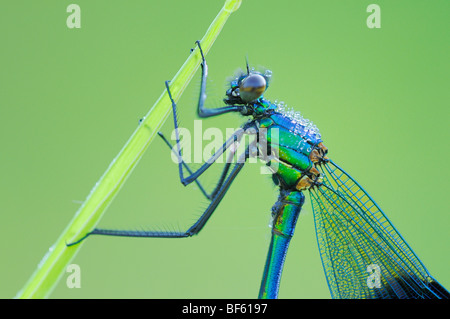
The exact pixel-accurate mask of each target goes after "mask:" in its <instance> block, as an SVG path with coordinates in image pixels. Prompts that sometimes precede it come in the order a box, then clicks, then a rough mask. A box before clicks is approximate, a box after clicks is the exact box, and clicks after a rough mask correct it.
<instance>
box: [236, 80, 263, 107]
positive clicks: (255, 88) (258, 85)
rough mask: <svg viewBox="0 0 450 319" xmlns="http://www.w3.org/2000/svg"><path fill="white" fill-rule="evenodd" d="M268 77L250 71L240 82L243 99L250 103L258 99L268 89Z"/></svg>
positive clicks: (240, 92)
mask: <svg viewBox="0 0 450 319" xmlns="http://www.w3.org/2000/svg"><path fill="white" fill-rule="evenodd" d="M266 85H267V82H266V79H265V78H264V77H263V76H262V75H261V74H258V73H250V74H249V75H248V76H246V77H245V78H244V79H242V81H241V82H240V83H239V95H240V96H241V99H242V101H244V102H247V103H250V102H253V101H254V100H257V99H258V98H259V97H260V96H261V95H262V94H263V93H264V91H265V90H266Z"/></svg>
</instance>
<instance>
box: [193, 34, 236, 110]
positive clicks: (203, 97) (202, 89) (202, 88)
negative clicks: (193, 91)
mask: <svg viewBox="0 0 450 319" xmlns="http://www.w3.org/2000/svg"><path fill="white" fill-rule="evenodd" d="M195 43H197V45H198V48H199V49H200V54H201V55H202V64H201V65H202V81H201V86H200V98H199V100H198V108H197V112H198V116H200V117H211V116H216V115H220V114H224V113H229V112H240V111H241V110H242V108H243V107H242V106H241V105H230V106H224V107H219V108H215V109H207V108H205V106H204V103H205V100H206V79H207V77H208V65H207V64H206V59H205V56H204V55H203V50H202V47H201V46H200V41H196V42H195Z"/></svg>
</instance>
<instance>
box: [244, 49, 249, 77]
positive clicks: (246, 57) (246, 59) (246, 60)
mask: <svg viewBox="0 0 450 319" xmlns="http://www.w3.org/2000/svg"><path fill="white" fill-rule="evenodd" d="M245 64H246V65H247V75H250V68H249V67H248V54H246V55H245Z"/></svg>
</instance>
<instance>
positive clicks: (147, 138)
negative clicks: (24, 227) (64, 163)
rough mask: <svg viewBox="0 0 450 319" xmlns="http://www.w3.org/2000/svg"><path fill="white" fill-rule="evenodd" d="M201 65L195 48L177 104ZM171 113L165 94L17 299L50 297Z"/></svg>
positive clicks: (230, 8)
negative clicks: (73, 243)
mask: <svg viewBox="0 0 450 319" xmlns="http://www.w3.org/2000/svg"><path fill="white" fill-rule="evenodd" d="M240 4H241V0H226V1H225V4H224V6H223V8H222V9H221V10H220V12H219V14H218V15H217V16H216V18H215V19H214V21H213V22H212V23H211V25H210V27H209V28H208V30H207V31H206V34H205V35H204V37H203V39H202V40H201V46H202V49H203V52H204V53H205V54H207V53H208V51H209V49H210V48H211V46H212V45H213V43H214V41H215V40H216V38H217V36H218V35H219V33H220V31H221V30H222V28H223V26H224V25H225V22H226V21H227V19H228V17H229V16H230V15H231V13H232V12H234V11H235V10H237V9H238V8H239V6H240ZM194 40H195V39H194ZM200 62H201V56H200V52H199V50H198V48H197V47H196V49H195V50H194V51H193V52H192V54H191V55H190V56H189V57H188V59H187V60H186V62H185V63H184V64H183V66H182V67H181V68H180V70H179V71H178V73H177V74H176V75H175V76H174V78H173V79H172V80H171V84H170V90H171V92H172V96H173V98H174V100H175V101H178V100H179V98H180V96H181V94H182V93H183V91H184V90H185V89H186V87H187V85H188V84H189V82H190V81H191V79H192V77H193V76H194V74H195V72H196V71H197V69H198V67H199V66H200ZM170 112H171V102H170V99H169V97H168V94H167V91H166V90H164V92H163V93H162V94H161V96H160V97H159V99H158V100H157V101H156V103H155V104H154V105H153V107H152V108H151V109H150V111H149V112H148V113H147V115H146V116H145V118H144V120H143V121H142V123H141V125H139V127H138V128H137V129H136V131H135V132H134V133H133V135H132V136H131V137H130V139H129V140H128V141H127V143H126V144H125V146H124V147H123V148H122V150H121V151H120V152H119V154H118V155H117V156H116V158H115V159H114V160H113V161H112V162H111V164H110V165H109V167H108V169H107V170H106V172H105V173H104V174H103V176H102V177H101V178H100V180H99V181H98V182H97V184H96V185H95V186H94V188H93V189H92V190H91V192H90V194H89V195H88V197H87V198H86V200H85V201H84V204H83V205H82V206H81V207H80V209H79V210H78V211H77V213H76V214H75V216H74V218H73V219H72V221H71V222H70V223H69V225H68V226H67V227H66V229H65V230H64V231H63V233H62V234H61V236H60V237H59V238H58V240H57V241H56V243H55V244H54V245H53V246H52V248H50V250H49V252H48V253H47V254H46V255H45V256H44V258H43V259H42V261H41V262H40V264H39V265H38V268H37V270H36V271H35V272H34V274H33V275H32V276H31V278H30V279H29V281H28V282H27V284H26V285H25V287H24V288H23V289H22V290H21V291H20V292H19V293H18V294H17V296H16V298H46V297H48V295H49V294H50V293H51V291H52V289H53V288H54V287H55V286H56V284H57V282H58V280H59V278H60V277H61V276H62V274H63V272H64V271H65V269H66V267H67V265H68V264H69V262H70V261H71V260H72V258H73V257H74V256H75V254H76V253H77V251H78V250H79V249H80V247H81V245H82V244H83V242H82V243H81V244H79V245H75V246H71V247H67V246H66V243H70V242H74V241H76V240H77V239H79V238H81V237H82V236H83V235H84V234H86V233H87V232H89V231H91V230H92V229H93V228H94V227H95V225H96V224H97V223H98V221H99V220H100V218H101V216H102V215H103V213H104V212H105V210H106V208H107V207H108V206H109V204H111V201H112V200H113V198H114V197H115V195H116V194H117V193H118V191H119V190H120V188H121V186H122V185H123V184H124V182H125V180H126V179H127V177H128V176H129V175H130V173H131V171H132V170H133V168H134V167H135V166H136V164H137V163H138V161H139V160H140V158H141V157H142V155H143V153H144V151H145V150H146V149H147V148H148V146H149V145H150V143H151V141H152V140H153V138H154V136H155V134H156V132H157V131H158V130H159V129H160V128H161V126H162V125H163V123H164V121H165V120H166V119H167V117H168V116H169V114H170Z"/></svg>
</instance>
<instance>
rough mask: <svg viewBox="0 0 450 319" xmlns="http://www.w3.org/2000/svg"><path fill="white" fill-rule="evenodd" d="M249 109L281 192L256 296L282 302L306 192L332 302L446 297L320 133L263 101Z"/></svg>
mask: <svg viewBox="0 0 450 319" xmlns="http://www.w3.org/2000/svg"><path fill="white" fill-rule="evenodd" d="M246 112H247V113H252V115H253V118H254V120H253V121H255V123H257V126H258V128H259V130H262V129H265V134H266V135H265V136H266V139H262V140H263V142H267V143H268V145H269V148H270V149H271V150H272V151H275V152H276V153H277V159H276V161H274V160H271V161H269V162H268V166H269V167H270V168H272V169H273V179H274V182H275V183H276V184H277V185H278V186H279V188H280V196H279V199H278V201H277V202H276V204H275V205H274V206H273V208H272V216H273V224H272V239H271V242H270V246H269V251H268V255H267V259H266V265H265V268H264V273H263V279H262V283H261V288H260V292H259V298H277V297H278V291H279V285H280V279H281V273H282V269H283V264H284V260H285V257H286V254H287V249H288V247H289V242H290V239H291V237H292V236H293V234H294V229H295V226H296V223H297V219H298V216H299V214H300V211H301V208H302V205H303V203H304V198H305V197H304V194H303V192H304V191H306V190H308V191H309V192H310V193H311V201H312V204H313V210H314V218H315V225H316V234H317V240H318V243H319V249H320V253H321V257H322V262H323V266H324V270H325V274H326V277H327V281H328V284H329V286H330V291H331V293H332V297H333V298H448V297H449V293H448V291H447V290H446V289H445V288H444V287H442V286H441V285H440V284H439V283H438V282H437V281H436V280H435V279H434V278H433V277H431V276H430V274H429V273H428V271H427V270H426V268H425V266H424V265H423V264H422V262H421V261H420V260H419V259H418V258H417V256H416V255H415V254H414V252H413V251H412V250H411V248H410V247H409V246H408V244H407V243H406V242H405V241H404V240H403V238H402V237H401V236H400V234H399V233H398V232H397V230H396V229H395V228H394V227H393V226H392V224H391V223H390V221H389V220H388V219H387V217H386V216H385V215H384V213H383V212H382V211H381V209H380V208H379V207H378V206H377V205H376V203H375V202H374V201H373V200H372V198H370V196H369V195H368V194H367V193H366V192H365V191H364V189H362V188H361V187H360V186H359V184H358V183H356V182H355V181H354V180H353V179H352V178H351V177H350V176H349V175H348V174H347V173H345V172H344V171H343V170H342V169H341V168H340V167H338V166H337V165H335V164H334V163H333V162H332V161H331V160H329V159H328V158H327V157H326V156H325V154H326V153H327V150H326V148H325V147H324V146H323V144H322V140H321V135H320V133H319V131H318V130H317V128H316V127H315V126H314V125H312V123H311V122H310V121H308V120H306V119H304V118H303V117H302V116H300V114H299V113H297V112H294V111H293V110H286V108H285V107H284V105H281V107H280V105H275V104H273V103H271V102H269V101H267V100H265V99H264V98H263V97H262V96H261V97H260V98H259V99H258V100H256V101H255V102H254V103H253V104H252V105H248V106H247V110H246ZM260 140H261V138H260ZM275 164H276V165H275ZM316 169H320V172H319V171H318V170H316ZM308 181H309V182H312V183H308ZM303 182H306V183H303ZM371 271H374V272H373V273H371ZM371 275H372V277H371ZM377 276H378V277H377ZM375 277H377V278H375ZM374 278H375V279H374ZM371 280H373V282H372V281H371ZM377 280H378V281H377Z"/></svg>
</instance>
